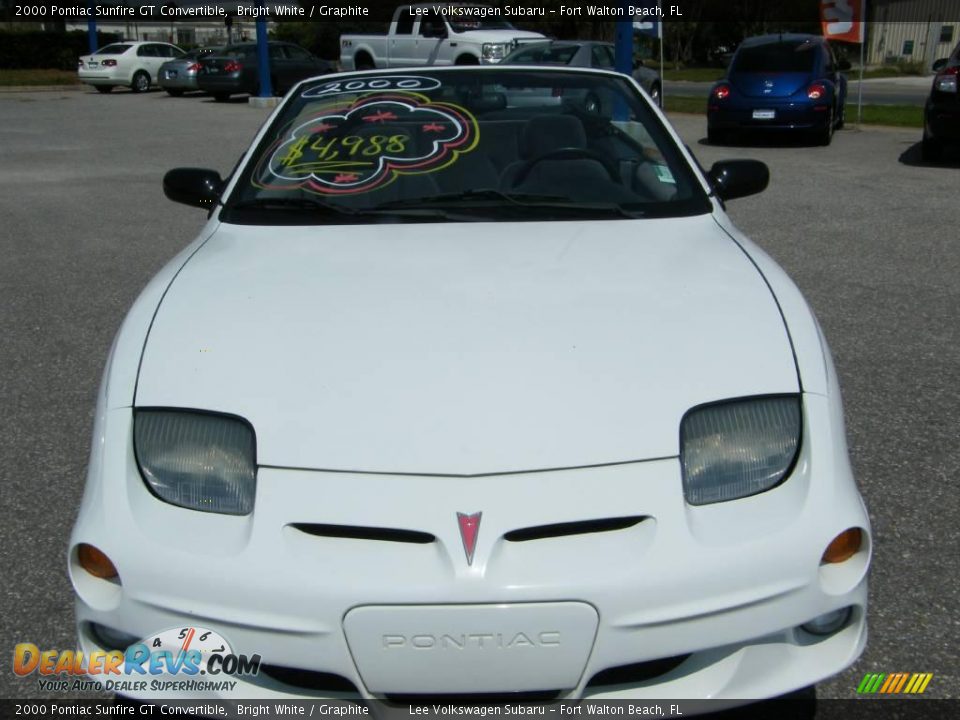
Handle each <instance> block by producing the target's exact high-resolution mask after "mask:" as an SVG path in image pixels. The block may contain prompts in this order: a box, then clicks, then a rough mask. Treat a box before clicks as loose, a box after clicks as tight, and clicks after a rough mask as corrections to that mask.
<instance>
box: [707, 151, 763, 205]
mask: <svg viewBox="0 0 960 720" xmlns="http://www.w3.org/2000/svg"><path fill="white" fill-rule="evenodd" d="M707 179H708V180H709V181H710V185H711V186H712V187H713V191H714V193H716V196H717V197H718V198H720V199H721V200H733V199H734V198H739V197H746V196H747V195H756V194H757V193H759V192H763V191H764V190H765V189H766V188H767V184H768V183H769V182H770V170H769V168H767V166H766V164H765V163H762V162H760V161H759V160H723V161H721V162H717V163H714V164H713V167H712V168H710V172H708V173H707Z"/></svg>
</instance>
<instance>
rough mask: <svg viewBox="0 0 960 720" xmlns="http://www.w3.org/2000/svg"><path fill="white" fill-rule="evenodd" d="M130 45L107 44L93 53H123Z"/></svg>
mask: <svg viewBox="0 0 960 720" xmlns="http://www.w3.org/2000/svg"><path fill="white" fill-rule="evenodd" d="M130 47H131V46H130V45H107V46H106V47H102V48H100V49H99V50H97V51H96V52H95V53H94V55H123V54H124V53H125V52H126V51H127V50H129V49H130Z"/></svg>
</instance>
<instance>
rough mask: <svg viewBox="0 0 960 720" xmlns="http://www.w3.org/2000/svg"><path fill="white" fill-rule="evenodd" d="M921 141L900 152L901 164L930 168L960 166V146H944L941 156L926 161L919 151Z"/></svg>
mask: <svg viewBox="0 0 960 720" xmlns="http://www.w3.org/2000/svg"><path fill="white" fill-rule="evenodd" d="M921 146H922V143H919V142H916V143H914V144H913V145H911V146H910V147H908V148H907V149H906V150H904V151H903V152H902V153H900V157H899V158H898V159H899V160H900V162H901V163H902V164H903V165H910V166H911V167H931V168H950V169H954V170H956V169H958V168H960V147H952V148H951V147H945V148H944V149H943V156H942V157H941V158H940V159H939V160H937V161H927V160H924V159H923V153H922V151H921Z"/></svg>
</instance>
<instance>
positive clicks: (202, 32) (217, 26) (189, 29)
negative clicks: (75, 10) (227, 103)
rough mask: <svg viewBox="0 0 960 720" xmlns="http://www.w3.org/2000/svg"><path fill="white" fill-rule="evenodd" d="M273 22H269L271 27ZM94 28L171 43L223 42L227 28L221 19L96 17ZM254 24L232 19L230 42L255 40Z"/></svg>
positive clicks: (70, 26)
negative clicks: (137, 20) (129, 19)
mask: <svg viewBox="0 0 960 720" xmlns="http://www.w3.org/2000/svg"><path fill="white" fill-rule="evenodd" d="M273 25H274V23H272V22H268V23H267V28H268V30H269V29H272V27H273ZM86 29H87V23H86V21H83V22H68V23H67V30H86ZM97 29H98V30H101V31H103V32H108V33H117V34H118V35H121V36H122V37H123V39H124V40H133V41H136V40H154V41H160V42H172V43H173V44H174V45H226V44H227V28H226V27H225V26H224V24H223V22H222V21H216V20H198V21H196V22H190V21H185V20H178V21H177V22H175V23H171V22H126V21H112V20H98V21H97ZM256 37H257V25H256V23H255V22H254V21H252V20H247V21H240V20H234V22H233V27H232V28H231V31H230V40H231V42H242V41H246V40H251V41H252V40H256Z"/></svg>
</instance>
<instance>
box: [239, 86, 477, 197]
mask: <svg viewBox="0 0 960 720" xmlns="http://www.w3.org/2000/svg"><path fill="white" fill-rule="evenodd" d="M335 103H336V101H335ZM479 137H480V132H479V128H478V127H477V120H476V118H475V117H474V116H473V115H472V114H470V112H468V111H467V110H466V109H465V108H462V107H459V106H456V105H452V104H450V103H437V102H432V101H431V100H430V99H429V98H427V97H425V96H423V95H419V94H415V93H400V94H391V95H374V96H370V95H368V96H365V97H361V98H359V99H357V100H355V101H354V102H352V103H350V104H349V105H346V106H344V105H342V104H334V105H330V106H327V108H326V109H325V110H323V111H321V112H319V113H318V114H315V115H314V116H313V117H311V118H310V119H309V120H306V121H304V122H301V123H299V124H298V125H296V127H293V128H292V129H290V130H288V131H287V132H286V133H285V137H283V138H282V140H281V141H280V142H279V143H278V145H277V146H276V147H275V148H274V149H273V150H272V151H271V152H270V153H268V155H266V156H265V157H266V158H267V159H266V161H261V166H263V164H264V162H265V163H266V167H260V168H259V170H260V171H259V172H257V173H256V174H255V177H256V178H260V181H254V185H256V186H257V187H259V188H262V189H268V190H287V189H290V188H293V187H296V188H301V189H304V190H307V191H309V192H313V193H317V194H321V195H345V194H352V193H362V192H368V191H370V190H375V189H378V188H381V187H383V186H385V185H387V184H389V183H391V182H393V181H394V180H395V179H396V178H397V177H398V176H399V175H415V174H423V173H430V172H435V171H437V170H440V169H442V168H445V167H448V166H449V165H450V164H452V163H454V162H456V160H457V158H459V157H460V156H461V155H462V154H463V153H466V152H470V151H471V150H473V149H474V148H475V147H476V145H477V142H478V140H479Z"/></svg>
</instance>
